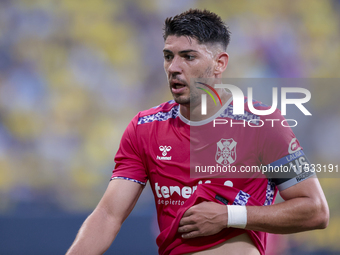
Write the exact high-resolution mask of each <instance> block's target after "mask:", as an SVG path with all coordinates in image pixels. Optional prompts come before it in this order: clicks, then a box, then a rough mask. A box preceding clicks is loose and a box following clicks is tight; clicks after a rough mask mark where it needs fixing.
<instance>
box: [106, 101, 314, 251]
mask: <svg viewBox="0 0 340 255" xmlns="http://www.w3.org/2000/svg"><path fill="white" fill-rule="evenodd" d="M246 100H247V99H245V114H244V115H233V113H232V109H233V104H232V102H228V103H227V104H225V105H224V106H223V107H222V108H221V110H220V111H219V112H218V113H217V114H215V115H214V116H212V117H211V118H209V119H207V120H205V121H200V122H192V121H191V122H190V121H188V120H187V119H185V118H184V117H183V116H182V115H181V114H180V112H179V105H178V104H177V103H175V102H174V101H169V102H166V103H163V104H161V105H159V106H157V107H154V108H152V109H149V110H147V111H143V112H140V113H139V114H137V115H136V116H135V117H134V118H133V120H132V121H131V122H130V124H129V125H128V127H127V129H126V130H125V132H124V135H123V137H122V140H121V144H120V148H119V150H118V152H117V154H116V157H115V162H116V166H115V169H114V171H113V175H112V179H115V178H123V179H128V180H131V181H134V182H137V183H140V184H142V185H145V184H146V182H147V181H148V180H149V182H150V185H151V188H152V191H153V194H154V197H155V203H156V207H157V216H158V224H159V228H160V232H161V233H160V235H159V236H158V238H157V244H158V246H159V247H160V249H159V252H160V254H181V253H188V252H195V251H199V250H205V249H208V248H210V247H212V246H214V245H217V244H219V243H221V242H223V241H225V240H228V239H230V238H232V237H235V236H236V235H239V234H242V233H245V232H247V233H248V234H249V236H250V238H251V239H252V240H253V242H254V244H255V245H256V247H257V248H258V250H259V251H260V252H261V254H264V251H265V246H266V234H265V233H261V232H256V231H248V230H240V229H234V228H228V229H225V230H223V231H222V232H223V234H217V235H214V236H210V237H205V238H203V239H204V240H205V241H204V240H203V239H202V238H195V239H192V240H184V239H181V238H180V236H179V235H174V233H173V231H174V224H178V222H179V221H178V219H180V218H178V217H179V216H180V217H181V215H182V214H181V213H184V211H183V210H184V209H185V210H186V209H188V208H189V207H190V206H191V205H192V204H195V203H197V201H201V200H197V199H196V197H197V194H196V193H195V191H196V190H199V189H200V187H199V185H200V184H204V186H207V185H211V189H212V190H214V187H215V188H216V189H218V193H216V197H215V198H214V199H210V201H215V202H220V203H223V204H235V205H270V204H272V203H273V201H274V199H275V196H276V193H277V189H279V190H283V189H286V188H288V187H290V186H292V185H294V184H296V183H298V182H300V181H302V180H304V179H306V178H308V177H309V176H311V174H309V173H308V174H306V173H304V172H303V171H300V172H299V171H298V168H299V166H301V165H303V164H304V163H306V158H305V156H304V153H303V151H302V148H301V147H300V145H299V142H298V141H297V139H296V138H295V136H294V134H293V132H292V130H291V128H289V127H284V126H285V125H287V123H283V124H284V125H282V121H284V118H283V117H282V116H281V114H280V112H279V111H278V110H276V111H275V112H274V113H273V114H272V115H270V116H265V118H263V117H260V116H257V115H254V114H253V113H251V112H250V111H249V109H248V107H247V104H246ZM253 105H254V107H256V109H268V107H267V106H265V105H263V104H261V103H260V102H258V101H254V102H253ZM213 119H216V120H219V121H220V123H219V124H217V123H218V121H216V122H215V123H214V124H213V122H212V120H213ZM269 119H271V120H269ZM222 123H223V124H222ZM202 137H203V138H202ZM196 138H197V139H196ZM201 138H202V139H201ZM196 140H197V141H196ZM261 165H262V166H265V167H267V169H270V167H272V168H273V167H279V166H281V167H282V166H286V167H288V168H289V169H290V170H294V171H293V172H292V171H290V172H289V173H288V174H286V175H284V176H282V175H281V176H278V175H275V174H273V173H268V174H266V176H267V177H268V178H266V176H265V175H264V174H263V173H262V172H246V174H244V172H242V173H241V170H242V169H243V170H245V169H247V167H248V168H249V169H250V167H252V166H253V168H256V167H258V168H259V166H261ZM228 168H229V170H228ZM208 170H209V171H208ZM212 170H213V171H214V172H213V173H212ZM224 170H225V171H224ZM296 170H297V171H296ZM218 171H219V173H218ZM232 171H234V172H232ZM216 177H219V178H216ZM283 177H285V178H283ZM221 187H222V188H221ZM223 187H225V190H224V192H223ZM194 193H195V196H192V195H193V194H194ZM190 197H192V198H191V200H190ZM209 197H211V196H207V197H205V198H204V200H209ZM194 198H195V200H193V199H194ZM177 227H178V226H177ZM170 233H171V234H170ZM202 240H203V241H202ZM165 244H166V247H171V249H169V248H165V246H164V245H165Z"/></svg>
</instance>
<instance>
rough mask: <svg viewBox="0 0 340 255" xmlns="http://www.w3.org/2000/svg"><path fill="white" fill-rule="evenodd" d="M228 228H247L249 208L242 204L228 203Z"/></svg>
mask: <svg viewBox="0 0 340 255" xmlns="http://www.w3.org/2000/svg"><path fill="white" fill-rule="evenodd" d="M227 207H228V228H230V227H233V228H245V227H246V225H247V208H246V207H245V206H242V205H227Z"/></svg>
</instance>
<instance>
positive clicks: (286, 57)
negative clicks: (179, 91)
mask: <svg viewBox="0 0 340 255" xmlns="http://www.w3.org/2000/svg"><path fill="white" fill-rule="evenodd" d="M196 7H197V8H207V9H209V10H211V11H215V12H216V13H218V14H219V15H220V16H221V17H222V18H223V19H224V20H225V21H226V22H227V24H228V25H229V27H230V30H231V31H232V37H231V44H230V46H229V48H228V52H229V54H230V62H229V66H228V69H227V72H226V76H225V77H230V78H339V70H340V1H338V0H337V1H336V0H333V1H332V0H323V1H319V0H297V1H283V0H280V1H271V0H258V1H250V0H249V1H245V0H235V1H234V0H233V1H200V0H188V1H180V0H176V1H166V0H141V1H137V0H125V1H116V0H112V1H108V0H83V1H67V0H55V1H52V0H26V1H24V0H22V1H19V0H0V254H63V253H65V252H66V250H67V249H68V247H69V246H70V245H71V243H72V241H73V239H74V237H75V235H76V233H77V231H78V229H79V227H80V225H81V223H82V221H83V220H84V219H85V217H86V216H87V215H88V214H89V213H90V212H91V211H92V210H93V209H94V207H95V206H96V204H97V203H98V201H99V199H100V198H101V196H102V194H103V193H104V191H105V189H106V186H107V184H108V182H109V179H110V175H111V171H112V169H113V167H114V161H113V157H114V155H115V152H116V150H117V148H118V145H119V141H120V138H121V135H122V133H123V131H124V129H125V127H126V126H127V124H128V122H129V121H130V120H131V119H132V117H133V116H134V115H135V114H136V113H137V112H138V111H140V110H143V109H147V108H150V107H152V106H154V105H157V104H159V103H161V102H163V101H165V100H170V99H171V96H170V93H169V91H168V88H167V83H166V77H165V75H164V71H163V59H162V47H163V39H162V26H163V22H164V19H165V18H166V17H168V16H173V15H175V14H178V13H180V12H182V11H185V10H187V9H189V8H196ZM335 81H339V80H335ZM338 86H339V84H337V83H336V85H335V86H333V87H332V88H330V87H329V88H328V87H327V88H325V87H322V86H319V87H318V88H317V89H316V90H315V91H314V92H312V97H313V100H312V107H313V110H314V112H316V114H319V115H317V116H320V119H315V118H314V121H313V122H311V121H307V122H305V123H302V126H300V129H296V131H295V130H294V132H296V134H297V136H298V139H299V140H300V142H301V143H302V145H303V146H304V147H305V148H306V150H308V155H309V158H310V159H312V161H316V162H317V163H322V164H325V163H334V164H338V163H339V158H340V150H339V144H340V135H339V126H340V109H339V102H338V96H339V95H340V87H338ZM329 109H332V110H331V111H329ZM314 112H313V113H314ZM301 127H302V128H301ZM339 180H340V179H336V178H322V179H321V180H320V181H321V184H322V186H323V189H324V191H325V193H326V197H327V199H328V203H329V206H330V210H331V220H330V224H329V227H328V228H327V229H326V230H323V231H313V232H306V233H299V234H294V235H272V236H271V237H270V240H269V243H270V246H269V248H268V254H272V255H274V254H340V242H339V236H340V228H339V226H340V199H339V197H340V194H339V191H340V185H339V183H338V182H339ZM155 224H156V223H155V210H154V202H153V198H152V193H151V191H150V189H149V188H146V190H145V191H144V194H143V195H142V197H141V199H140V201H139V202H138V204H137V206H136V208H135V209H134V211H133V212H132V215H131V216H130V217H129V219H128V220H127V222H126V223H124V225H123V228H122V231H121V233H120V234H119V236H118V238H117V240H116V241H115V242H114V244H113V245H112V247H111V248H110V250H109V251H108V252H107V253H108V254H110V253H112V252H113V251H114V250H116V253H115V254H156V252H157V248H156V245H155V236H156V235H157V226H156V225H155Z"/></svg>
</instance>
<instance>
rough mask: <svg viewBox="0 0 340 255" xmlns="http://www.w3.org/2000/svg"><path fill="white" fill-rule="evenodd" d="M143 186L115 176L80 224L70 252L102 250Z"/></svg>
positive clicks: (106, 247)
mask: <svg viewBox="0 0 340 255" xmlns="http://www.w3.org/2000/svg"><path fill="white" fill-rule="evenodd" d="M143 187H144V186H143V185H141V184H138V183H135V182H132V181H128V180H122V179H115V180H112V181H111V182H110V183H109V186H108V188H107V190H106V192H105V194H104V196H103V198H102V199H101V201H100V202H99V204H98V206H97V207H96V209H95V210H94V211H93V212H92V213H91V214H90V216H89V217H88V218H87V219H86V220H85V222H84V223H83V225H82V226H81V228H80V230H79V232H78V235H77V236H76V239H75V240H74V242H73V244H72V246H71V247H70V249H69V250H68V252H67V255H75V254H81V255H84V254H103V253H104V252H105V251H106V250H107V249H108V248H109V247H110V245H111V243H112V242H113V240H114V239H115V237H116V235H117V234H118V232H119V229H120V227H121V225H122V224H123V222H124V220H125V219H126V218H127V216H128V215H129V214H130V212H131V211H132V209H133V207H134V206H135V204H136V202H137V200H138V198H139V196H140V194H141V193H142V190H143Z"/></svg>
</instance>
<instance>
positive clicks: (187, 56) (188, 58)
mask: <svg viewBox="0 0 340 255" xmlns="http://www.w3.org/2000/svg"><path fill="white" fill-rule="evenodd" d="M185 58H186V59H187V60H194V59H195V56H193V55H186V56H185Z"/></svg>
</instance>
